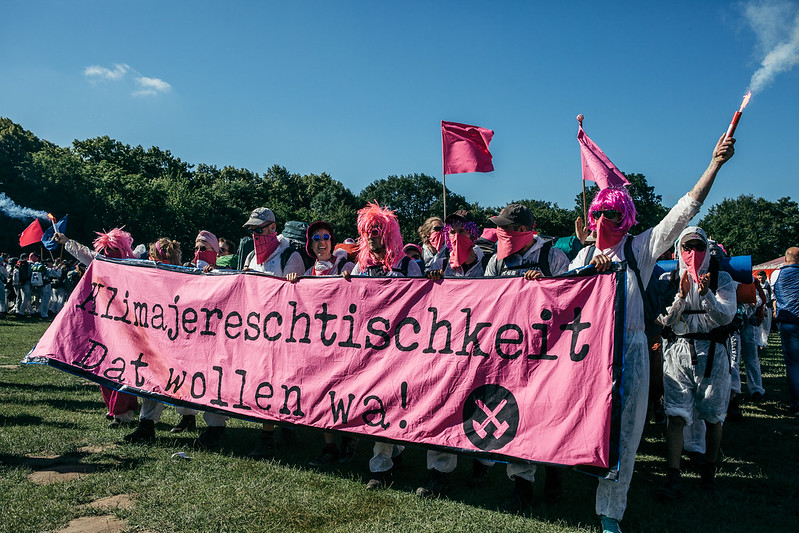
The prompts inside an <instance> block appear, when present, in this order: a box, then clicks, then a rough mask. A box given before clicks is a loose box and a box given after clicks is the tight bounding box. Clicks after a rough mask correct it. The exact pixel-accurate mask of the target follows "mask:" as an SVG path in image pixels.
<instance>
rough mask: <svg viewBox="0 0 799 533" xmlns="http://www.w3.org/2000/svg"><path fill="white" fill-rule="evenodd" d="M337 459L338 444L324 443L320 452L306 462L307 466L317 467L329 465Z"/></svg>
mask: <svg viewBox="0 0 799 533" xmlns="http://www.w3.org/2000/svg"><path fill="white" fill-rule="evenodd" d="M338 460H339V453H338V446H336V445H335V444H325V447H324V448H323V449H322V453H321V454H320V455H319V457H317V458H316V459H314V460H312V461H311V462H309V463H308V465H309V466H312V467H314V468H319V467H321V466H328V465H331V464H333V463H335V462H337V461H338Z"/></svg>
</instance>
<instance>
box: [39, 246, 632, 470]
mask: <svg viewBox="0 0 799 533" xmlns="http://www.w3.org/2000/svg"><path fill="white" fill-rule="evenodd" d="M624 276H625V272H624V270H623V269H621V270H620V271H619V270H617V271H614V272H610V273H606V274H594V275H576V276H571V277H557V278H548V279H540V280H536V281H525V280H524V279H522V278H509V277H505V278H484V279H474V278H472V279H463V278H461V279H444V280H440V281H435V282H434V281H431V280H427V279H424V278H407V279H401V278H360V277H353V278H350V279H349V280H345V279H343V278H340V277H308V278H301V279H300V280H299V281H298V282H297V283H295V284H292V283H289V282H287V281H285V280H284V279H282V278H275V277H271V276H267V275H263V274H256V273H252V272H248V273H241V272H227V273H219V274H216V275H214V274H210V275H208V274H202V273H201V272H200V271H197V270H187V269H182V268H180V267H168V266H161V265H155V264H154V263H152V262H149V261H115V260H108V259H104V258H98V259H97V260H95V261H93V262H92V264H91V265H90V266H89V269H88V271H87V272H86V275H85V276H84V277H83V279H82V280H81V282H80V283H79V285H78V286H77V287H76V288H75V290H74V291H73V293H72V295H71V296H70V299H69V301H68V303H67V305H65V306H64V309H63V311H62V312H61V313H59V315H58V316H57V317H56V319H55V320H54V321H53V323H52V325H51V326H50V328H49V329H48V330H47V332H46V333H45V334H44V336H43V337H42V339H41V340H40V342H39V343H38V344H37V346H36V347H35V348H34V349H33V350H32V352H31V354H29V358H28V360H30V361H36V362H46V363H47V364H49V365H51V366H54V367H56V368H59V369H61V370H65V371H67V372H71V373H74V374H77V375H79V376H83V377H86V378H88V379H90V380H93V381H96V382H98V383H101V384H103V385H106V386H108V387H112V388H116V389H119V390H122V391H124V392H129V393H133V394H137V395H140V396H147V397H151V398H155V399H157V400H160V401H163V402H167V403H170V404H174V405H181V406H190V407H194V408H198V409H201V410H206V411H214V412H219V413H224V414H228V415H231V416H234V417H239V418H246V419H251V420H269V421H274V422H277V423H288V424H296V425H302V426H310V427H315V428H320V429H324V430H332V431H341V432H347V433H350V434H357V435H360V436H367V437H371V438H375V439H379V440H383V441H389V442H401V443H409V444H417V445H423V446H426V447H430V448H434V449H439V450H445V451H451V452H454V453H468V454H471V455H474V456H478V457H484V458H489V459H496V460H500V461H521V462H543V463H556V464H561V465H570V466H573V465H582V466H586V467H596V469H599V470H597V471H601V473H602V475H608V476H610V477H614V473H615V469H616V467H617V453H618V449H617V448H618V444H617V443H618V431H619V425H618V419H619V409H620V397H619V394H620V387H619V385H620V383H621V369H622V366H623V345H624V343H623V324H624V303H623V302H624V290H625V289H624V287H625V284H624Z"/></svg>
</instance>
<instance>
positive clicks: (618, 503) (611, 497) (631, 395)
mask: <svg viewBox="0 0 799 533" xmlns="http://www.w3.org/2000/svg"><path fill="white" fill-rule="evenodd" d="M624 344H625V352H626V353H625V359H624V377H623V382H622V391H623V396H622V399H621V435H620V438H619V480H618V481H610V480H607V479H600V480H599V483H598V486H597V489H596V513H597V514H598V515H602V516H607V517H609V518H615V519H616V520H619V521H621V519H622V518H623V517H624V511H625V509H627V491H629V489H630V481H632V478H633V469H634V468H635V452H636V451H637V450H638V444H639V443H640V442H641V434H642V433H643V431H644V423H645V422H646V408H647V397H648V395H649V349H648V348H647V345H646V335H645V334H644V332H643V331H630V330H627V331H625V343H624Z"/></svg>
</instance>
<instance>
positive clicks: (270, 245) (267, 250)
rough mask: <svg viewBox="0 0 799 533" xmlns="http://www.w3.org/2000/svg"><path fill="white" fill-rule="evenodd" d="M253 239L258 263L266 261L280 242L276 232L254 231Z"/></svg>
mask: <svg viewBox="0 0 799 533" xmlns="http://www.w3.org/2000/svg"><path fill="white" fill-rule="evenodd" d="M252 241H253V244H255V260H256V261H258V264H261V263H265V262H266V260H267V259H269V256H270V255H272V252H274V251H275V250H277V247H278V245H279V244H280V241H278V240H277V234H276V233H271V234H269V235H264V234H263V233H261V234H260V235H259V234H258V233H253V235H252Z"/></svg>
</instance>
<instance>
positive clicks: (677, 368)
mask: <svg viewBox="0 0 799 533" xmlns="http://www.w3.org/2000/svg"><path fill="white" fill-rule="evenodd" d="M694 236H700V237H701V240H702V241H704V242H705V245H706V246H707V236H706V235H705V232H704V231H703V230H702V229H701V228H698V227H696V226H691V227H688V228H686V229H685V230H684V231H683V232H682V233H681V234H680V238H679V240H678V241H677V245H676V246H675V256H676V257H679V263H680V277H681V278H682V276H683V274H684V273H685V272H687V267H686V264H685V261H684V260H683V258H682V254H681V245H682V243H683V241H685V240H688V239H689V238H692V237H694ZM709 264H710V253H709V252H708V253H706V254H705V257H704V261H703V262H702V265H701V266H700V268H699V274H700V275H702V274H705V273H707V271H708V267H709ZM688 278H689V280H690V284H691V285H690V289H689V291H688V293H687V294H686V295H685V297H684V298H680V296H679V294H677V295H676V296H675V297H674V303H672V305H671V306H670V307H669V308H668V309H667V311H666V316H665V318H664V319H663V321H662V322H663V325H664V326H667V327H670V328H671V329H672V331H673V332H674V334H675V335H677V338H676V339H673V340H668V338H667V335H664V340H663V342H664V349H663V388H664V407H665V410H666V414H667V415H668V416H679V417H682V418H683V419H685V423H686V424H687V425H688V424H691V423H692V422H693V420H694V414H696V416H697V417H698V418H699V419H702V420H707V421H708V422H710V423H711V424H715V423H717V422H723V421H724V415H725V413H726V412H727V404H728V403H729V400H730V358H729V355H728V354H727V347H726V337H727V335H726V332H725V333H720V334H719V336H720V339H719V340H718V341H714V343H713V345H711V341H710V340H707V339H689V338H685V337H682V336H683V335H693V334H698V335H700V336H701V335H702V334H707V333H709V332H710V331H711V330H714V329H716V328H719V327H721V326H726V325H727V324H729V323H730V322H731V321H732V319H733V318H734V317H735V311H736V307H737V306H736V295H735V283H734V282H733V280H732V277H731V276H730V275H729V274H728V273H727V272H724V271H719V272H718V288H717V289H716V291H715V294H714V292H713V291H712V290H708V291H707V292H706V293H705V294H704V295H700V294H699V285H698V284H697V283H696V282H695V281H694V280H693V279H692V278H691V276H690V275H689V276H688ZM711 351H712V353H713V360H712V363H711V372H710V375H709V376H708V375H707V374H708V373H707V365H708V362H709V357H710V353H711Z"/></svg>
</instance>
